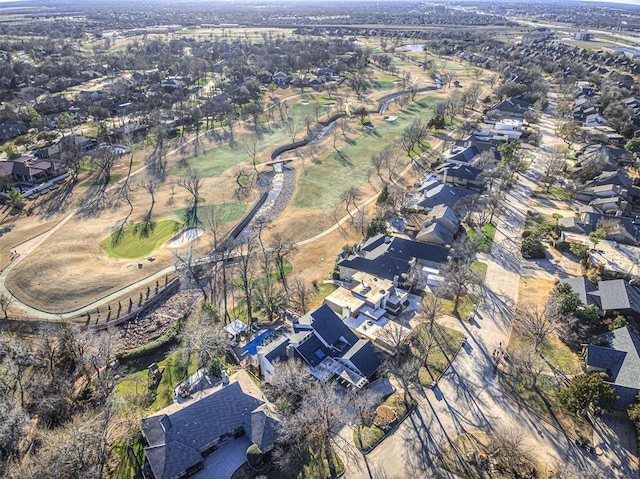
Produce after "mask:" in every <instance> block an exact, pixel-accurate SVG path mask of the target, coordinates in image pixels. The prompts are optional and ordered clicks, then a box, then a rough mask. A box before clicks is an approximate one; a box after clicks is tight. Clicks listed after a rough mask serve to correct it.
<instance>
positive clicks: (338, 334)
mask: <svg viewBox="0 0 640 479" xmlns="http://www.w3.org/2000/svg"><path fill="white" fill-rule="evenodd" d="M279 331H280V333H279V334H278V336H277V337H276V338H275V339H273V340H272V341H270V342H269V343H267V344H264V345H262V346H259V347H258V349H257V360H258V365H259V367H260V373H261V374H262V375H263V376H264V378H265V380H266V381H269V378H270V377H272V375H273V374H274V373H275V370H276V367H277V366H276V365H277V363H278V362H279V361H287V360H288V359H289V358H292V357H297V358H299V359H301V360H302V361H303V362H304V364H306V366H307V369H308V371H309V373H310V374H311V375H312V376H314V377H315V378H317V379H319V380H323V381H324V380H328V379H331V378H335V379H336V380H337V381H338V382H339V383H341V384H342V385H344V386H345V387H347V388H352V389H360V388H362V387H364V386H365V385H367V384H368V383H369V380H370V379H371V378H372V376H373V375H374V374H375V372H376V371H377V370H378V369H379V368H380V366H381V365H382V357H381V356H380V355H379V354H378V353H377V351H375V348H374V347H373V345H372V344H368V345H367V344H365V343H368V341H366V340H364V341H365V342H364V343H363V342H362V341H363V340H360V339H358V337H357V336H356V335H355V334H354V333H353V332H352V331H351V329H349V327H348V326H347V325H346V324H345V323H344V322H343V321H342V319H340V317H339V316H338V315H337V314H336V313H335V312H334V311H333V310H332V309H331V307H330V306H329V305H327V304H324V305H322V306H321V307H320V308H318V309H316V310H314V311H311V312H310V313H307V314H305V315H304V316H302V317H297V316H293V317H292V327H289V328H281V329H280V330H279Z"/></svg>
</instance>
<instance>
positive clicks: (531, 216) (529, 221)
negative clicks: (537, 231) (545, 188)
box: [524, 210, 555, 230]
mask: <svg viewBox="0 0 640 479" xmlns="http://www.w3.org/2000/svg"><path fill="white" fill-rule="evenodd" d="M544 223H555V220H554V219H553V217H551V216H549V215H543V214H542V213H538V212H537V211H532V210H528V211H527V215H526V216H525V218H524V229H525V230H532V229H534V228H535V227H536V226H540V225H541V224H544Z"/></svg>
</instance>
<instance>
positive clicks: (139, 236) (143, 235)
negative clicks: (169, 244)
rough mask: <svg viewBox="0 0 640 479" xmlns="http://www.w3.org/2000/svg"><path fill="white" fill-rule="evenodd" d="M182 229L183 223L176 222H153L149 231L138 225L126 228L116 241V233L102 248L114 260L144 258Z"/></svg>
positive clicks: (102, 244)
mask: <svg viewBox="0 0 640 479" xmlns="http://www.w3.org/2000/svg"><path fill="white" fill-rule="evenodd" d="M180 228H182V223H179V222H177V221H174V220H162V221H156V222H153V223H152V226H151V227H150V228H149V229H148V230H145V229H144V227H143V225H142V224H141V223H137V224H133V225H129V226H125V228H124V233H123V234H122V236H121V238H120V239H119V240H116V238H115V236H114V235H115V232H114V233H113V234H112V235H111V236H109V237H108V238H106V239H105V240H103V241H102V242H101V243H100V247H101V248H102V249H103V250H104V251H105V252H106V253H107V254H108V255H109V256H111V257H112V258H126V259H137V258H144V257H145V256H148V255H149V254H151V253H152V252H153V251H155V249H156V248H157V247H158V246H160V245H161V244H162V243H164V242H165V241H167V240H168V239H169V238H171V237H172V236H173V235H174V234H176V233H177V232H178V231H179V230H180Z"/></svg>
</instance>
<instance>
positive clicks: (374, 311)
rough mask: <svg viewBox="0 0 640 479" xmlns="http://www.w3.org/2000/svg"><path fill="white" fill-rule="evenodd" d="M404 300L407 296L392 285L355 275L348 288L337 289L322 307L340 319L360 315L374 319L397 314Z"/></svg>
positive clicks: (374, 277)
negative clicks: (363, 313) (386, 313)
mask: <svg viewBox="0 0 640 479" xmlns="http://www.w3.org/2000/svg"><path fill="white" fill-rule="evenodd" d="M406 297H407V293H406V292H405V291H402V290H400V289H399V288H396V287H395V286H394V284H393V281H391V280H388V279H384V278H378V277H376V276H373V275H371V274H368V273H365V272H362V271H358V272H357V273H355V274H354V275H353V277H352V278H351V282H350V283H349V284H348V286H339V287H338V288H337V289H336V290H335V291H334V292H332V293H331V294H330V295H329V296H327V297H326V298H325V299H324V304H326V305H327V306H329V307H330V308H331V309H332V310H333V311H334V312H335V313H336V314H337V315H338V316H340V317H341V318H342V319H345V318H346V317H348V316H351V315H355V314H357V313H359V312H365V314H367V315H369V316H371V317H372V318H373V319H377V318H379V317H380V316H382V315H384V314H385V312H389V313H391V314H398V313H399V312H400V311H401V310H402V307H403V303H404V301H405V299H406Z"/></svg>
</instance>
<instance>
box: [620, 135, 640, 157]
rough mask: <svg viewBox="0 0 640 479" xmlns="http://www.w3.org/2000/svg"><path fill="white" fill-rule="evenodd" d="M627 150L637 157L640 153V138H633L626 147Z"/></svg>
mask: <svg viewBox="0 0 640 479" xmlns="http://www.w3.org/2000/svg"><path fill="white" fill-rule="evenodd" d="M624 148H625V150H627V151H629V152H631V153H634V154H635V155H636V156H637V155H638V153H640V138H632V139H630V140H629V141H627V143H626V144H625V145H624Z"/></svg>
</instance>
